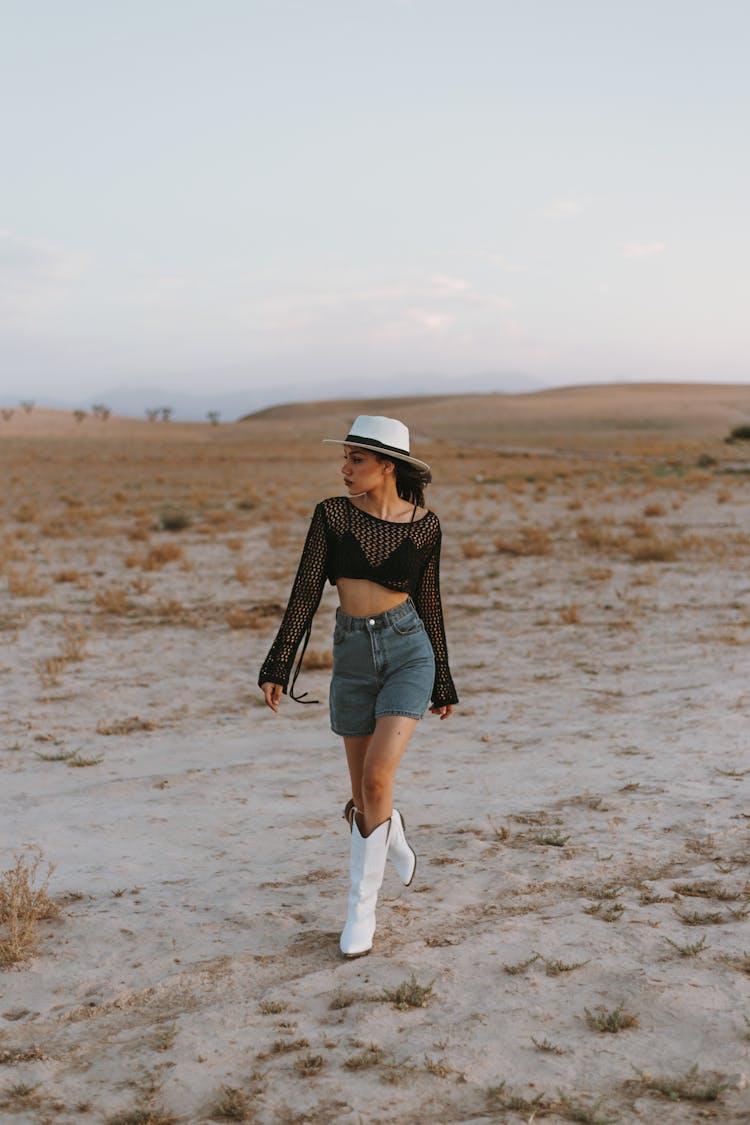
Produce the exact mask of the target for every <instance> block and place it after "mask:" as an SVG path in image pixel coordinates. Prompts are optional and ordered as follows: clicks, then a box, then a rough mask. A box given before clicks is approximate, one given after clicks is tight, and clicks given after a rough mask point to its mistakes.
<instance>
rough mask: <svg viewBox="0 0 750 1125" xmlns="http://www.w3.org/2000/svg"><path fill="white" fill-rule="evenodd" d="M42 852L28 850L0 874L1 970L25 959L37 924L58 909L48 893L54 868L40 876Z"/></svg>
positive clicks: (34, 939)
mask: <svg viewBox="0 0 750 1125" xmlns="http://www.w3.org/2000/svg"><path fill="white" fill-rule="evenodd" d="M42 858H43V853H42V851H41V849H40V848H31V849H28V851H27V852H26V853H25V854H21V855H18V856H17V857H16V861H15V863H14V864H13V866H12V867H9V868H8V869H7V870H6V871H3V872H2V874H1V875H0V967H3V968H7V967H8V966H9V965H14V964H16V963H17V962H19V961H24V960H26V959H27V958H28V957H29V956H30V955H31V953H32V952H33V951H34V948H35V947H36V943H37V935H38V928H39V923H40V922H41V921H43V920H47V919H50V918H57V917H58V916H59V913H60V910H59V908H58V906H57V905H56V904H55V903H54V902H53V901H52V899H51V898H50V897H49V895H48V893H47V888H48V886H49V880H50V878H51V876H52V872H53V871H54V868H53V867H52V865H51V864H50V865H49V866H48V867H47V871H46V873H45V874H42V872H41V867H42Z"/></svg>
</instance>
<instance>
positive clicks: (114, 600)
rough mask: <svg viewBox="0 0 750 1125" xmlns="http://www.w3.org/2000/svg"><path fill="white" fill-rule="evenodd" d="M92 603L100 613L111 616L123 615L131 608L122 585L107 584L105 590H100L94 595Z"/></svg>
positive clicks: (126, 592)
mask: <svg viewBox="0 0 750 1125" xmlns="http://www.w3.org/2000/svg"><path fill="white" fill-rule="evenodd" d="M94 603H95V605H96V607H97V609H98V610H100V612H101V613H108V614H110V615H111V616H113V617H125V616H127V614H128V613H129V612H130V610H131V608H132V604H131V602H130V600H129V599H128V591H127V589H126V588H125V587H124V586H109V587H107V589H106V590H100V591H99V592H98V593H97V594H95V595H94Z"/></svg>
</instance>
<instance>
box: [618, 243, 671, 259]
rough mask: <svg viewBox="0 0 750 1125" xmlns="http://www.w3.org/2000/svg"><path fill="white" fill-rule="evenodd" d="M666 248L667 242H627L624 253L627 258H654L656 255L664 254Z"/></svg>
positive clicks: (623, 249)
mask: <svg viewBox="0 0 750 1125" xmlns="http://www.w3.org/2000/svg"><path fill="white" fill-rule="evenodd" d="M666 248H667V244H666V242H626V243H625V245H624V246H623V248H622V253H623V256H624V257H625V258H652V257H653V256H654V254H663V253H664V251H665V250H666Z"/></svg>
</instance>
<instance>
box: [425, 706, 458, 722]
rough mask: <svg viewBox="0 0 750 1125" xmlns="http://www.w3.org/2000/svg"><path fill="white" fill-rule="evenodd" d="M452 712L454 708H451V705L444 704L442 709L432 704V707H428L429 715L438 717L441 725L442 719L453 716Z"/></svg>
mask: <svg viewBox="0 0 750 1125" xmlns="http://www.w3.org/2000/svg"><path fill="white" fill-rule="evenodd" d="M453 711H454V706H453V704H452V703H446V705H445V706H444V707H436V706H435V704H434V703H433V704H432V706H431V707H430V713H431V714H433V715H439V716H440V722H441V723H442V721H443V719H448V718H450V716H451V715H452V714H453Z"/></svg>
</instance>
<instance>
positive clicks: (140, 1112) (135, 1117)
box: [106, 1106, 180, 1125]
mask: <svg viewBox="0 0 750 1125" xmlns="http://www.w3.org/2000/svg"><path fill="white" fill-rule="evenodd" d="M179 1120H180V1119H179V1117H176V1116H175V1114H173V1113H168V1112H167V1110H165V1109H161V1108H160V1107H158V1106H154V1107H149V1106H136V1108H134V1109H125V1110H122V1111H121V1112H120V1113H115V1114H113V1115H112V1116H111V1117H108V1118H107V1119H106V1125H177V1123H178V1122H179Z"/></svg>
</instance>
